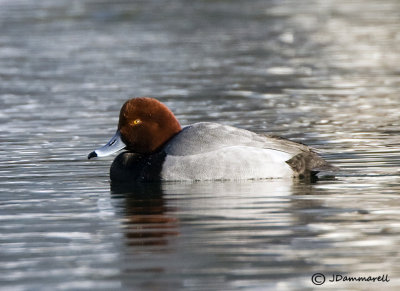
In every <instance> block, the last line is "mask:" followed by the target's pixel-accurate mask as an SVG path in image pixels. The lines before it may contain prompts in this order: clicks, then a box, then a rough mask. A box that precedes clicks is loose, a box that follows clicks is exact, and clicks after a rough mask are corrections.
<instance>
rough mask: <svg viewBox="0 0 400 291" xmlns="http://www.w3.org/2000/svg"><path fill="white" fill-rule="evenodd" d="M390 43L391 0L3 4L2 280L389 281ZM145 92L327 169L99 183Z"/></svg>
mask: <svg viewBox="0 0 400 291" xmlns="http://www.w3.org/2000/svg"><path fill="white" fill-rule="evenodd" d="M399 52H400V2H399V1H398V0H383V1H381V0H351V1H348V0H346V1H344V0H335V1H333V0H332V1H328V0H327V1H324V0H320V1H318V0H315V1H311V0H310V1H308V0H305V1H297V0H291V1H274V0H264V1H261V0H251V1H238V0H237V1H235V0H232V1H228V0H220V1H218V0H215V1H212V0H199V1H184V0H171V1H160V0H157V1H156V0H150V1H127V0H118V1H106V0H84V1H67V0H58V1H53V0H43V1H25V0H16V1H11V0H8V1H7V0H0V108H1V110H0V153H1V155H0V281H1V284H0V289H1V290H121V289H123V290H269V289H271V290H307V289H316V290H317V289H324V290H326V289H331V290H368V289H369V290H379V289H385V290H399V288H400V260H399V249H400V211H399V207H400V201H399V192H400V137H399V133H400V89H399V88H400V53H399ZM144 95H146V96H152V97H157V98H159V99H160V100H161V101H163V102H165V103H166V104H167V105H168V106H169V107H170V108H171V109H172V110H173V111H174V112H175V114H176V116H177V117H178V119H179V120H180V121H181V123H182V124H190V123H193V122H197V121H216V122H220V123H224V124H229V125H234V126H238V127H241V128H246V129H250V130H253V131H259V132H269V133H273V134H278V135H281V136H284V137H287V138H291V139H293V140H296V141H301V142H304V143H307V144H309V145H311V146H313V147H315V148H317V149H319V150H320V151H321V152H322V153H323V156H324V157H325V158H326V159H327V160H329V161H330V162H332V163H334V164H335V165H337V166H339V167H341V171H340V172H339V173H338V175H337V177H336V179H334V180H321V181H319V182H318V183H316V184H305V183H291V182H287V181H279V180H277V181H242V182H198V183H164V184H161V185H147V186H142V187H140V186H138V187H135V189H128V190H127V189H110V184H109V180H108V169H109V166H110V163H111V161H112V159H113V157H109V158H105V159H102V160H96V161H92V160H91V161H88V160H87V159H86V156H87V154H88V153H89V152H90V151H91V150H93V149H95V148H97V147H98V146H100V145H102V144H104V143H105V142H106V141H107V140H108V138H110V137H111V135H112V134H113V133H114V131H115V128H116V123H117V117H118V112H119V109H120V106H121V105H122V103H123V102H124V101H125V100H126V99H127V98H128V97H133V96H144ZM131 192H135V193H134V194H133V193H131ZM317 272H319V273H323V274H325V275H326V276H327V279H329V278H330V276H331V275H332V274H342V275H347V276H369V275H380V274H388V276H389V278H390V282H386V283H384V282H375V283H368V284H367V283H360V282H355V283H348V282H336V283H332V282H326V283H325V284H324V285H323V286H315V285H313V284H312V283H311V275H312V274H313V273H317ZM328 277H329V278H328Z"/></svg>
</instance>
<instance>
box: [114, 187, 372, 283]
mask: <svg viewBox="0 0 400 291" xmlns="http://www.w3.org/2000/svg"><path fill="white" fill-rule="evenodd" d="M322 183H324V182H322ZM317 185H318V184H309V183H293V181H289V180H268V181H265V180H264V181H246V182H243V181H241V182H238V181H225V182H196V183H172V182H171V183H160V184H134V185H129V186H128V187H120V186H118V187H116V186H112V189H111V192H112V195H113V205H114V209H115V212H116V213H117V214H118V215H119V216H121V218H123V219H122V224H123V227H124V228H123V231H124V235H125V238H126V243H125V248H124V250H122V253H123V255H122V256H123V257H124V260H125V261H129V266H130V267H129V268H128V269H123V270H122V271H121V272H122V273H123V278H125V279H124V282H125V285H126V286H130V287H132V286H145V285H146V284H150V283H151V284H156V285H157V286H162V285H163V283H165V282H169V283H170V284H171V283H172V284H178V285H179V284H180V283H182V281H185V280H189V281H192V282H193V284H194V287H200V286H204V285H203V284H206V285H207V284H208V285H209V286H213V287H214V288H231V287H233V286H235V285H236V284H239V285H240V284H244V282H247V283H248V284H250V285H252V284H255V285H257V286H268V285H269V284H271V282H274V281H276V280H277V278H281V279H285V280H287V284H288V286H291V287H296V288H297V287H298V286H303V287H304V286H308V284H309V281H308V279H309V277H310V275H311V274H312V273H313V272H315V271H325V272H339V271H340V272H341V274H344V273H351V272H352V270H353V267H354V266H353V264H354V261H348V260H347V259H346V258H345V256H346V253H347V251H348V249H347V248H346V247H345V248H344V249H345V250H346V252H344V253H343V254H342V255H339V257H341V256H342V258H337V257H336V256H337V254H334V253H332V247H333V245H334V244H335V243H337V237H335V236H332V237H331V235H333V234H335V233H339V236H340V235H341V234H340V233H342V234H343V238H346V237H349V233H348V232H347V231H342V232H340V231H339V230H340V227H338V226H333V225H332V222H334V221H336V223H338V224H339V225H340V224H343V223H345V222H346V220H343V218H341V216H343V215H348V214H349V213H351V214H352V215H353V218H352V220H355V221H357V219H359V220H361V221H362V219H363V215H364V214H367V213H368V211H364V210H363V209H362V208H358V207H356V206H355V205H351V206H349V205H330V204H329V203H326V198H327V197H329V189H324V187H317ZM357 217H358V218H357ZM179 237H181V239H178V238H179ZM182 239H184V243H182ZM155 246H156V247H155ZM149 253H153V254H154V253H157V255H155V256H153V257H148V254H149ZM143 260H145V262H143ZM173 260H176V262H175V263H172V262H171V261H173ZM332 261H336V262H337V263H339V262H340V263H341V264H342V266H343V265H346V264H350V267H349V268H347V269H346V268H345V269H340V270H339V267H338V265H337V264H331V263H330V262H332ZM201 266H212V267H209V269H203V268H202V267H201ZM182 270H184V271H182ZM199 273H201V274H199ZM153 276H157V283H154V282H152V278H153ZM215 280H217V283H216V282H215ZM192 287H193V286H192Z"/></svg>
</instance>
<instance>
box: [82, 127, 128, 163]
mask: <svg viewBox="0 0 400 291" xmlns="http://www.w3.org/2000/svg"><path fill="white" fill-rule="evenodd" d="M125 147H126V144H125V143H124V142H123V141H122V139H121V133H120V132H119V130H117V132H116V133H115V134H114V136H113V137H112V138H111V139H110V141H109V142H108V143H107V144H106V145H104V146H102V147H101V148H98V149H97V150H95V151H93V152H91V153H90V154H89V155H88V159H91V158H95V157H105V156H109V155H111V154H113V153H116V152H118V151H120V150H122V149H124V148H125Z"/></svg>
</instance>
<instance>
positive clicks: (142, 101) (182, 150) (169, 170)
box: [88, 97, 335, 182]
mask: <svg viewBox="0 0 400 291" xmlns="http://www.w3.org/2000/svg"><path fill="white" fill-rule="evenodd" d="M122 149H125V150H126V151H124V152H122V153H121V154H119V155H118V156H117V157H116V158H115V160H114V161H113V163H112V165H111V168H110V178H111V181H112V182H137V181H160V180H175V181H176V180H240V179H266V178H286V177H312V176H314V175H315V174H316V173H318V171H321V170H328V171H330V170H335V167H333V166H331V165H330V164H328V163H327V162H326V161H324V160H323V159H322V158H321V157H320V156H318V155H317V154H316V153H315V152H314V151H313V150H312V149H311V148H309V147H308V146H306V145H303V144H300V143H296V142H293V141H290V140H287V139H283V138H279V137H274V136H269V135H264V134H257V133H254V132H251V131H248V130H244V129H239V128H235V127H232V126H228V125H222V124H217V123H211V122H199V123H195V124H192V125H188V126H186V127H184V128H182V127H181V125H180V124H179V122H178V120H177V119H176V117H175V116H174V114H173V113H172V112H171V110H169V109H168V107H167V106H166V105H164V104H163V103H161V102H159V101H158V100H156V99H153V98H147V97H141V98H133V99H130V100H128V101H127V102H125V104H124V105H123V106H122V108H121V112H120V115H119V123H118V129H117V131H116V133H115V135H114V136H113V137H112V138H111V140H110V141H109V142H108V143H107V144H106V145H104V146H103V147H100V148H98V149H97V150H95V151H93V152H91V153H90V154H89V156H88V158H89V159H91V158H94V157H104V156H108V155H110V154H113V153H115V152H117V151H120V150H122Z"/></svg>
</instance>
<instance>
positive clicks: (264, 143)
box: [164, 122, 335, 176]
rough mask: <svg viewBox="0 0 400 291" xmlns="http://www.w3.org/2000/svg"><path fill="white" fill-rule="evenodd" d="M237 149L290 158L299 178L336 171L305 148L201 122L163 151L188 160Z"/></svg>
mask: <svg viewBox="0 0 400 291" xmlns="http://www.w3.org/2000/svg"><path fill="white" fill-rule="evenodd" d="M235 146H238V147H239V146H245V147H252V148H259V149H267V150H272V151H276V152H282V153H286V154H288V156H289V158H288V160H287V161H286V163H287V164H289V165H290V167H291V168H292V169H293V171H294V172H295V174H296V175H298V176H301V175H309V174H310V173H316V172H318V171H321V170H325V171H326V170H329V171H331V170H334V169H335V167H333V166H331V165H330V164H328V163H327V162H326V161H325V160H323V159H322V158H321V157H320V156H319V155H318V154H317V153H316V152H315V151H313V150H312V149H311V148H310V147H308V146H306V145H304V144H301V143H297V142H293V141H291V140H288V139H285V138H281V137H276V136H272V135H266V134H257V133H254V132H251V131H248V130H244V129H239V128H236V127H232V126H228V125H222V124H217V123H210V122H199V123H195V124H192V125H189V126H187V127H185V128H184V129H183V130H182V131H181V132H180V133H179V134H177V135H176V136H175V137H174V138H173V139H172V140H171V141H169V142H168V143H167V145H166V146H165V148H164V151H165V152H166V153H167V154H168V155H172V156H188V155H198V154H203V153H207V152H213V151H216V150H223V149H224V148H229V147H235Z"/></svg>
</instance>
